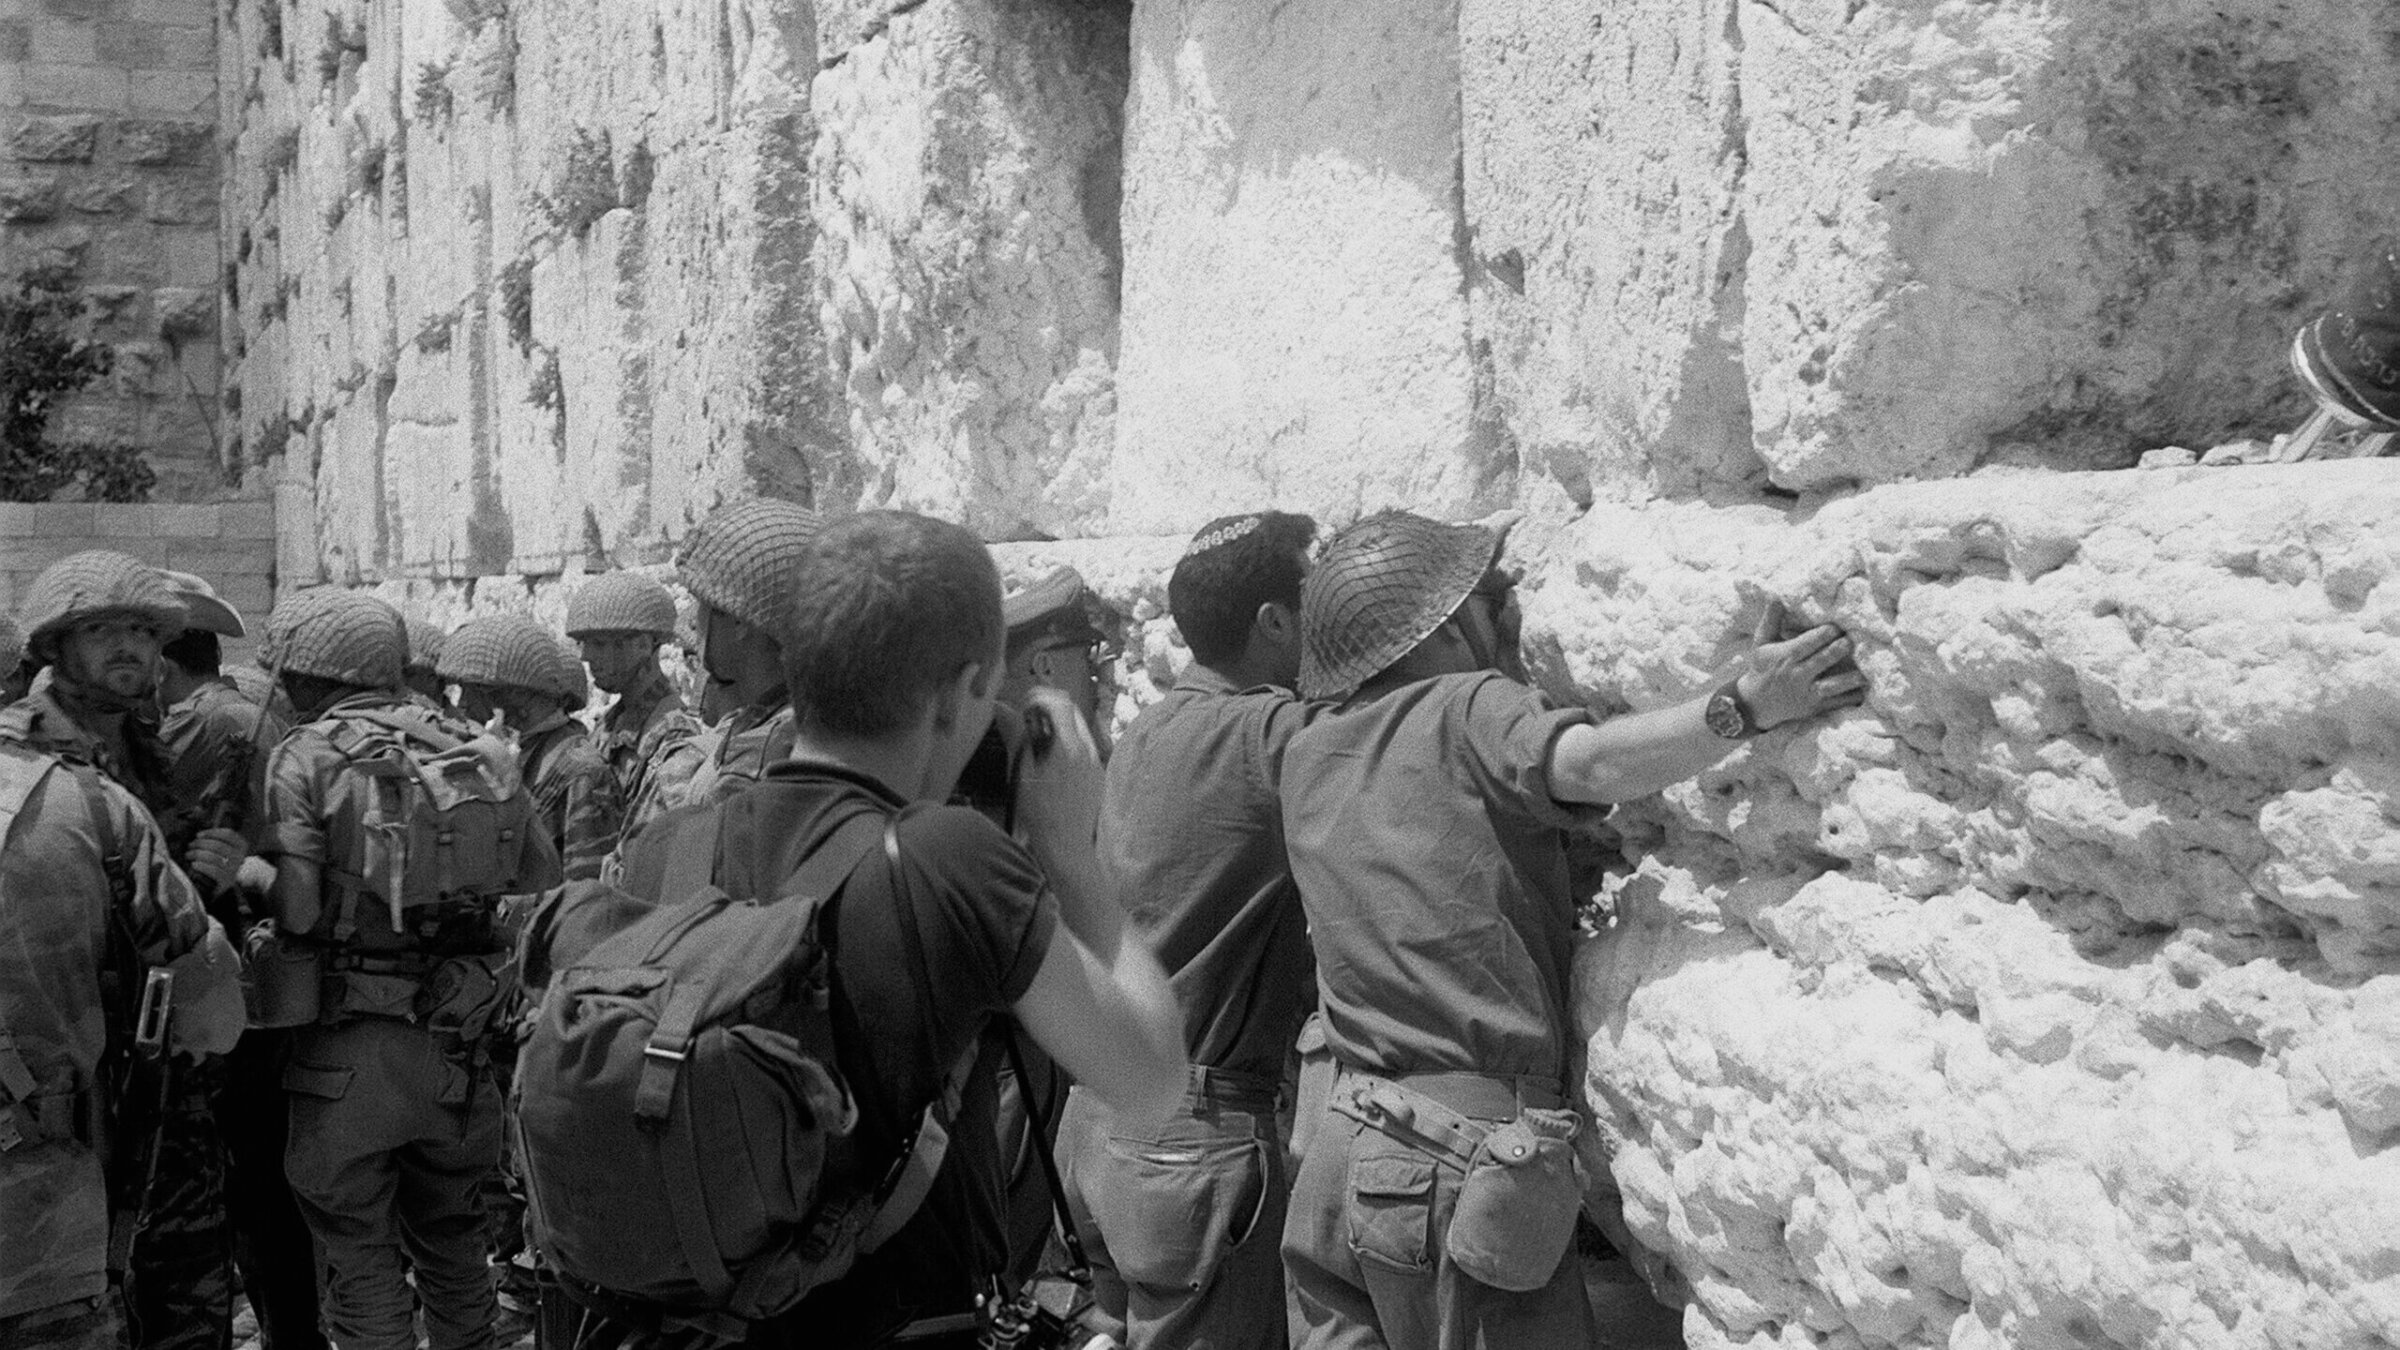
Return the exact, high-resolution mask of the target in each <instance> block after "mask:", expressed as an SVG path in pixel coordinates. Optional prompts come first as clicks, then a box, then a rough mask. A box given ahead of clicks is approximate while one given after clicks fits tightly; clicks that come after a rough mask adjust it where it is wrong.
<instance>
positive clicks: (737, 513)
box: [675, 497, 821, 633]
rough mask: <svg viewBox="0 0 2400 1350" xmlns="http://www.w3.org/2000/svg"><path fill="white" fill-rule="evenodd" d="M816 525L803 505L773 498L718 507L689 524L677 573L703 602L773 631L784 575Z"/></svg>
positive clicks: (816, 520) (779, 613)
mask: <svg viewBox="0 0 2400 1350" xmlns="http://www.w3.org/2000/svg"><path fill="white" fill-rule="evenodd" d="M820 523H821V522H820V520H819V517H818V516H817V513H816V512H814V511H811V510H809V509H808V508H807V507H805V506H800V505H796V504H794V503H792V502H787V501H780V500H777V499H776V498H773V497H753V498H751V499H750V500H748V501H743V502H735V503H734V504H733V505H731V506H724V507H719V508H718V509H717V510H715V511H713V512H710V513H709V515H708V518H707V519H705V520H703V521H701V522H700V523H699V524H698V525H697V526H694V527H693V529H692V537H691V538H690V540H688V541H687V542H686V543H685V544H684V549H683V555H682V556H681V557H679V558H677V559H676V560H675V573H676V576H677V577H678V578H679V579H680V580H681V581H682V582H683V584H684V585H685V586H688V587H690V588H691V592H692V594H694V595H696V596H699V597H700V598H701V599H702V600H704V601H706V602H707V603H709V604H711V605H714V606H715V607H717V608H718V609H721V610H723V611H725V612H726V613H728V614H730V615H732V616H733V617H735V618H737V619H739V620H741V621H742V622H743V623H746V624H748V625H750V626H751V627H753V628H757V629H761V630H763V631H766V632H769V633H772V632H774V631H775V630H776V628H777V627H778V626H779V624H780V623H781V621H782V617H783V604H784V601H783V593H784V586H785V585H786V584H787V582H786V574H787V573H788V572H789V571H790V570H791V565H792V563H793V561H794V560H795V559H797V558H798V557H799V556H800V551H801V550H802V549H804V548H806V547H808V541H810V540H811V539H814V538H816V537H817V528H818V526H819V524H820Z"/></svg>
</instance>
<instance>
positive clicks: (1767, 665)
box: [1739, 600, 1867, 728]
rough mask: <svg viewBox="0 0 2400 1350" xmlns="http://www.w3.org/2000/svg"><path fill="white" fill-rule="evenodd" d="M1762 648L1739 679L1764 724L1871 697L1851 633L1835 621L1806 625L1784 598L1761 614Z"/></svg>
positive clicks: (1814, 714) (1752, 710)
mask: <svg viewBox="0 0 2400 1350" xmlns="http://www.w3.org/2000/svg"><path fill="white" fill-rule="evenodd" d="M1755 641H1756V642H1757V644H1758V645H1757V647H1756V649H1755V650H1753V651H1752V652H1751V653H1750V669H1749V670H1748V671H1746V672H1744V673H1743V674H1742V676H1741V677H1740V680H1739V688H1740V690H1741V695H1742V701H1743V702H1745V703H1747V704H1749V705H1750V714H1751V716H1752V717H1753V718H1755V719H1756V720H1757V722H1758V725H1759V726H1760V727H1762V728H1763V727H1777V726H1782V725H1784V724H1785V723H1788V722H1798V721H1802V720H1804V719H1807V718H1811V717H1820V716H1823V715H1824V714H1826V713H1829V712H1832V711H1834V710H1835V709H1837V708H1855V707H1857V706H1858V705H1859V704H1861V703H1864V702H1866V699H1867V677H1866V676H1865V675H1864V674H1863V673H1861V672H1860V670H1859V668H1858V662H1857V660H1856V650H1855V648H1854V646H1853V644H1852V643H1851V641H1850V637H1849V635H1848V634H1846V633H1844V632H1843V631H1842V630H1841V629H1840V628H1839V627H1837V626H1835V625H1833V624H1830V623H1821V624H1818V625H1816V626H1815V627H1812V628H1800V627H1798V626H1797V625H1795V624H1793V623H1792V622H1791V621H1790V618H1789V616H1788V614H1787V613H1786V611H1785V609H1784V605H1783V602H1782V601H1781V600H1770V601H1768V602H1767V608H1766V612H1765V613H1763V614H1761V615H1760V616H1759V619H1758V630H1757V634H1756V637H1755Z"/></svg>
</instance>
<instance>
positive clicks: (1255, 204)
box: [1110, 0, 1515, 531]
mask: <svg viewBox="0 0 2400 1350" xmlns="http://www.w3.org/2000/svg"><path fill="white" fill-rule="evenodd" d="M1454 13H1455V11H1454V7H1453V6H1452V5H1450V4H1448V3H1437V2H1435V0H1407V3H1386V4H1376V5H1354V4H1342V3H1338V2H1337V0H1298V2H1297V3H1290V4H1270V3H1267V0H1172V2H1170V3H1160V4H1143V5H1139V6H1137V7H1136V11H1135V26H1134V74H1133V88H1132V96H1131V100H1130V102H1129V104H1128V124H1127V134H1126V151H1125V159H1126V167H1125V173H1126V194H1125V226H1124V231H1125V338H1124V358H1123V361H1122V363H1121V372H1120V376H1119V380H1118V389H1119V394H1118V399H1119V412H1118V437H1117V459H1116V465H1115V468H1114V471H1113V472H1112V473H1111V475H1110V483H1111V500H1110V507H1111V512H1112V514H1111V518H1110V522H1111V526H1112V528H1115V529H1120V530H1129V531H1146V530H1175V529H1186V530H1188V529H1190V528H1193V527H1196V526H1198V525H1199V524H1200V523H1201V522H1203V521H1205V520H1207V519H1209V518H1210V517H1212V516H1215V515H1218V514H1221V513H1223V512H1226V511H1234V510H1241V509H1244V508H1247V507H1253V506H1257V505H1260V504H1262V503H1265V502H1268V501H1273V502H1275V503H1276V504H1278V505H1281V506H1285V507H1289V508H1292V509H1296V510H1308V511H1312V512H1315V513H1318V514H1321V515H1327V516H1348V515H1353V514H1357V513H1359V512H1361V511H1363V510H1367V509H1372V508H1375V507H1381V506H1389V505H1399V504H1414V505H1417V506H1421V507H1425V508H1427V509H1431V510H1436V511H1447V512H1452V513H1455V514H1463V515H1479V514H1482V512H1483V511H1486V510H1489V509H1491V508H1492V507H1494V506H1498V505H1502V504H1504V503H1505V500H1506V498H1507V496H1508V494H1509V491H1510V488H1511V486H1512V483H1513V477H1512V475H1513V471H1514V468H1515V461H1514V457H1513V455H1512V454H1510V453H1509V452H1508V448H1507V447H1506V446H1505V445H1503V444H1501V443H1500V442H1499V441H1498V440H1496V439H1495V437H1494V435H1493V430H1494V429H1493V428H1491V427H1490V426H1488V425H1486V424H1484V423H1483V422H1480V421H1479V420H1478V418H1477V416H1476V398H1475V383H1476V373H1475V369H1474V363H1473V361H1472V359H1471V351H1472V343H1471V338H1472V335H1471V334H1470V332H1469V331H1468V322H1467V320H1468V315H1467V310H1466V305H1465V301H1464V293H1463V288H1464V279H1463V278H1462V276H1461V274H1460V257H1459V249H1458V245H1459V237H1458V227H1459V219H1458V172H1459V171H1458V141H1459V123H1458V101H1459V86H1458V78H1459V77H1458V44H1457V33H1456V28H1455V22H1454Z"/></svg>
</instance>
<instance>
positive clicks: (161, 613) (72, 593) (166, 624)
mask: <svg viewBox="0 0 2400 1350" xmlns="http://www.w3.org/2000/svg"><path fill="white" fill-rule="evenodd" d="M114 615H124V616H127V617H132V618H137V619H142V620H145V621H147V622H149V623H152V624H155V625H156V626H157V627H158V629H159V632H160V636H162V637H169V638H171V637H173V636H175V635H176V634H177V633H179V632H182V631H183V619H184V610H183V601H182V599H181V598H179V597H178V596H177V595H176V594H175V588H174V587H172V586H170V585H168V584H167V579H166V578H165V577H164V576H162V575H160V573H159V570H158V569H157V568H155V567H152V566H151V565H150V564H148V563H146V562H143V561H142V560H141V559H139V558H136V557H133V556H131V555H130V554H124V553H117V552H113V551H111V550H109V549H92V550H89V551H87V552H83V553H75V554H69V555H68V556H66V557H64V558H61V559H59V560H58V561H57V562H54V563H52V564H50V565H49V566H48V567H45V568H43V569H42V572H41V575H39V576H37V577H35V578H34V579H33V584H32V585H31V586H28V587H26V588H25V601H24V603H23V604H22V605H20V606H19V607H18V609H17V622H18V624H19V625H20V626H22V627H23V629H24V630H25V645H26V646H27V647H28V648H30V649H31V650H32V651H33V652H34V654H35V655H37V656H44V657H46V656H48V655H49V654H50V652H49V650H48V644H49V642H50V640H51V639H52V638H55V637H57V636H58V635H59V634H60V633H62V632H64V631H66V630H67V629H68V628H71V627H73V626H74V625H76V624H79V623H84V622H88V621H90V620H93V619H99V618H106V617H110V616H114Z"/></svg>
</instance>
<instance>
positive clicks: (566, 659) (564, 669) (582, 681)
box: [558, 638, 592, 712]
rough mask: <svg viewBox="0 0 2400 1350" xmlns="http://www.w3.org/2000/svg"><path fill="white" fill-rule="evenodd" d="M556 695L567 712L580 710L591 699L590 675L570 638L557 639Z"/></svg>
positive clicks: (580, 654)
mask: <svg viewBox="0 0 2400 1350" xmlns="http://www.w3.org/2000/svg"><path fill="white" fill-rule="evenodd" d="M558 697H559V701H560V702H562V703H564V704H565V705H566V708H567V711H568V712H581V711H582V710H583V706H584V705H585V704H587V703H589V702H591V701H592V677H591V673H590V672H589V671H586V670H585V669H584V668H583V653H582V652H580V651H578V650H576V648H575V641H574V639H572V638H560V639H559V640H558Z"/></svg>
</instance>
